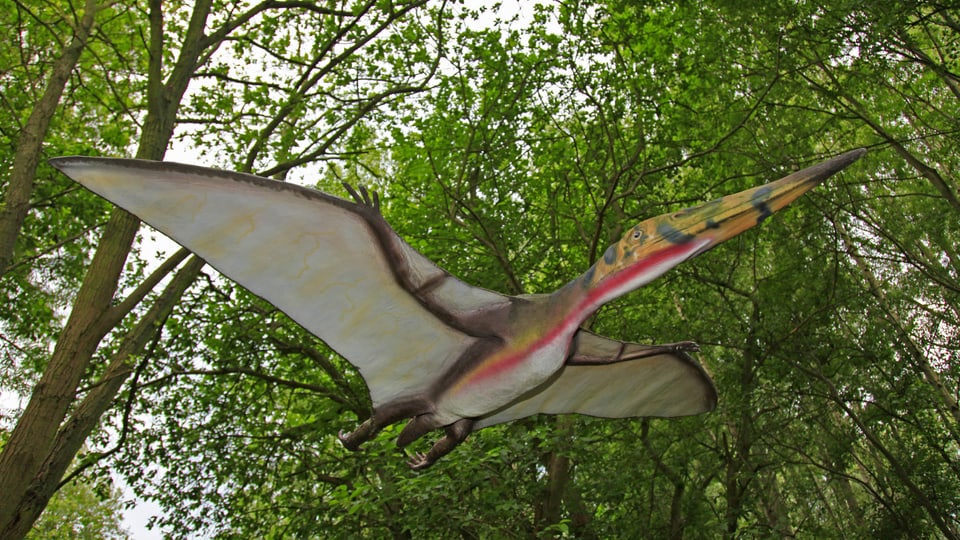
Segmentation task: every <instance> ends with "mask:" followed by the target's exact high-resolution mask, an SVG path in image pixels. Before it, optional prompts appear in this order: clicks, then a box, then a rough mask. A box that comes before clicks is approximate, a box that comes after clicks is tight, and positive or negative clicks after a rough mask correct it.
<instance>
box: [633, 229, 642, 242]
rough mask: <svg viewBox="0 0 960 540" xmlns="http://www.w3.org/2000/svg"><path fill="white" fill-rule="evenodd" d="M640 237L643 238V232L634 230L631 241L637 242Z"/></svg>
mask: <svg viewBox="0 0 960 540" xmlns="http://www.w3.org/2000/svg"><path fill="white" fill-rule="evenodd" d="M642 236H643V232H642V231H640V230H634V231H633V239H634V240H639V239H640V238H641V237H642Z"/></svg>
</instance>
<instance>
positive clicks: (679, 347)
mask: <svg viewBox="0 0 960 540" xmlns="http://www.w3.org/2000/svg"><path fill="white" fill-rule="evenodd" d="M670 346H671V347H672V348H673V350H675V351H677V352H700V345H697V343H696V342H694V341H678V342H677V343H671V344H670Z"/></svg>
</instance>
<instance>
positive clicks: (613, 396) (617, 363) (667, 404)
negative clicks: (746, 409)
mask: <svg viewBox="0 0 960 540" xmlns="http://www.w3.org/2000/svg"><path fill="white" fill-rule="evenodd" d="M691 346H692V344H689V343H683V344H677V346H659V345H654V346H650V345H640V344H638V343H627V342H622V341H615V340H612V339H607V338H604V337H601V336H598V335H596V334H594V333H592V332H588V331H586V330H583V329H580V330H578V331H577V334H576V337H575V338H574V342H573V346H572V351H571V354H570V358H571V360H570V361H568V362H567V363H566V364H565V365H564V366H563V367H562V368H561V369H560V370H559V371H558V372H557V373H556V374H554V376H553V377H551V378H550V379H548V380H547V381H546V382H544V383H543V384H541V385H540V386H538V387H537V388H534V389H533V390H531V391H530V392H527V393H526V394H524V395H523V396H521V397H520V398H518V399H516V400H515V401H513V402H512V403H510V404H509V405H507V406H506V407H503V408H502V409H500V410H497V411H495V412H493V413H491V414H489V415H487V416H484V417H482V418H479V419H478V420H477V422H476V424H475V426H474V429H481V428H484V427H487V426H492V425H495V424H501V423H503V422H510V421H513V420H518V419H520V418H525V417H527V416H532V415H534V414H541V413H543V414H567V413H576V414H585V415H589V416H599V417H604V418H629V417H638V416H658V417H672V416H689V415H695V414H700V413H704V412H708V411H712V410H713V409H714V408H715V407H716V406H717V391H716V388H715V387H714V386H713V381H712V380H711V379H710V376H709V375H708V374H707V372H706V370H705V369H704V368H703V366H701V365H700V363H699V362H697V361H696V360H694V359H693V358H692V357H691V356H690V355H689V354H687V353H686V352H684V349H687V350H689V349H690V347H691ZM664 351H666V352H664Z"/></svg>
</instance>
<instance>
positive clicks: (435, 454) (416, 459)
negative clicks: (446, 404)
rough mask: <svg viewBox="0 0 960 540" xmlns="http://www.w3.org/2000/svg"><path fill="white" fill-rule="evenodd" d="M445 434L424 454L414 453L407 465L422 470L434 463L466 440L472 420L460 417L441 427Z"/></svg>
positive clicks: (471, 429)
mask: <svg viewBox="0 0 960 540" xmlns="http://www.w3.org/2000/svg"><path fill="white" fill-rule="evenodd" d="M443 430H444V431H445V432H446V435H445V436H444V437H443V438H442V439H440V440H439V441H437V442H436V443H435V444H434V445H433V446H432V447H431V448H430V451H428V452H427V453H426V454H420V453H418V454H416V455H415V456H413V457H412V458H411V459H410V461H409V462H407V464H408V465H410V468H411V469H413V470H415V471H422V470H423V469H426V468H427V467H429V466H431V465H433V464H434V463H436V461H437V460H438V459H440V458H441V457H443V456H445V455H447V454H449V453H450V451H451V450H453V449H454V448H456V447H457V445H458V444H460V443H462V442H463V441H464V440H466V438H467V435H469V434H470V432H472V431H473V420H470V419H469V418H461V419H460V420H457V421H456V422H454V423H452V424H450V425H449V426H447V427H445V428H443Z"/></svg>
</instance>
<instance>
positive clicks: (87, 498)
mask: <svg viewBox="0 0 960 540" xmlns="http://www.w3.org/2000/svg"><path fill="white" fill-rule="evenodd" d="M120 515H121V507H120V500H119V493H118V492H117V491H116V490H110V492H109V493H107V494H106V496H105V497H104V496H103V495H101V494H99V493H98V492H97V490H95V489H94V488H93V487H91V486H89V485H86V484H83V483H71V484H67V485H66V486H64V487H62V488H60V490H59V491H57V494H56V495H54V496H53V498H52V499H50V504H48V505H47V508H46V510H44V512H43V515H42V516H41V517H40V519H39V520H37V522H36V524H34V526H33V529H32V530H31V531H30V534H28V535H27V538H30V539H31V540H43V539H50V540H57V539H61V538H76V539H78V540H115V539H122V538H128V537H129V531H127V530H125V529H124V528H123V527H122V526H121V524H120Z"/></svg>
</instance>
